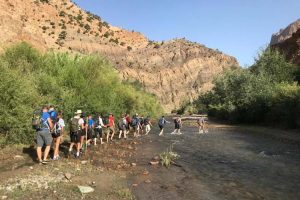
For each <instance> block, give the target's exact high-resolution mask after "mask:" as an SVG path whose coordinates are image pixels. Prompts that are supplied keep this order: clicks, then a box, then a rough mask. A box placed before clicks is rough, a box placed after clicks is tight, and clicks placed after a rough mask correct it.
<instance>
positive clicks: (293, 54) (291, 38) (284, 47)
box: [270, 19, 300, 68]
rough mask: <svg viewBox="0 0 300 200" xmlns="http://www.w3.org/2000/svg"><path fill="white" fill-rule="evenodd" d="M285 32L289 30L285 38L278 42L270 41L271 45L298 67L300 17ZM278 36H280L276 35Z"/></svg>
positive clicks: (299, 63)
mask: <svg viewBox="0 0 300 200" xmlns="http://www.w3.org/2000/svg"><path fill="white" fill-rule="evenodd" d="M284 30H287V31H286V32H289V33H290V34H289V35H285V37H283V36H282V37H281V38H285V39H282V40H280V42H278V43H273V44H272V43H271V44H270V45H271V47H273V48H277V49H279V50H280V51H281V52H282V53H284V54H285V55H286V57H287V59H288V60H290V61H291V62H293V63H295V64H296V65H298V66H299V68H300V19H299V20H298V21H296V22H294V23H292V24H291V25H289V26H288V27H287V28H286V29H284ZM278 37H280V36H279V35H278Z"/></svg>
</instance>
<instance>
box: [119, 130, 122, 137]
mask: <svg viewBox="0 0 300 200" xmlns="http://www.w3.org/2000/svg"><path fill="white" fill-rule="evenodd" d="M121 137H122V129H120V131H119V139H121Z"/></svg>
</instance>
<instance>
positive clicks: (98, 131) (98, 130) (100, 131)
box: [95, 128, 103, 138]
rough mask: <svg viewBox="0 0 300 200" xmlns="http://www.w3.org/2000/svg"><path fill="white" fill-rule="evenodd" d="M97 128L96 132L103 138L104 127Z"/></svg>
mask: <svg viewBox="0 0 300 200" xmlns="http://www.w3.org/2000/svg"><path fill="white" fill-rule="evenodd" d="M95 130H96V131H95V132H96V136H97V137H98V136H99V137H100V138H102V132H103V131H102V128H96V129H95Z"/></svg>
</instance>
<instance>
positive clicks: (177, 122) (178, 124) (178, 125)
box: [171, 117, 182, 135]
mask: <svg viewBox="0 0 300 200" xmlns="http://www.w3.org/2000/svg"><path fill="white" fill-rule="evenodd" d="M174 125H175V129H174V131H173V132H172V133H171V134H177V135H181V134H182V133H181V132H180V128H181V126H182V122H181V118H180V117H175V118H174Z"/></svg>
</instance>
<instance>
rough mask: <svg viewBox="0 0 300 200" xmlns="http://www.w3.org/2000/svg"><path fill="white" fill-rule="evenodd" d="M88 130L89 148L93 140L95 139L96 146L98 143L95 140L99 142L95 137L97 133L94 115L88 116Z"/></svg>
mask: <svg viewBox="0 0 300 200" xmlns="http://www.w3.org/2000/svg"><path fill="white" fill-rule="evenodd" d="M87 128H88V130H87V138H86V140H87V145H88V146H89V145H90V144H91V141H92V139H93V142H94V144H95V143H96V142H95V140H97V138H96V137H95V132H94V129H95V122H94V119H93V116H92V115H89V116H88V127H87Z"/></svg>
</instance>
